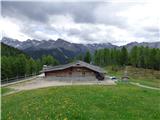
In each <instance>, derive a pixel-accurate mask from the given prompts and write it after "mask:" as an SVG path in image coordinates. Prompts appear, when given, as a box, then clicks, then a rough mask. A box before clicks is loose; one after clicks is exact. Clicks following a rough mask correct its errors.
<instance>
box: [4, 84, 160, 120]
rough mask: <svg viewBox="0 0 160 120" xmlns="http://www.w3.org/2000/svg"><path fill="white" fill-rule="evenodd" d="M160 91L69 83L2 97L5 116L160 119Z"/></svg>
mask: <svg viewBox="0 0 160 120" xmlns="http://www.w3.org/2000/svg"><path fill="white" fill-rule="evenodd" d="M159 111H160V92H159V91H156V90H150V89H145V88H140V87H136V86H132V85H129V84H125V85H124V84H118V85H115V86H102V85H101V86H100V85H99V86H98V85H93V86H66V87H50V88H44V89H37V90H30V91H23V92H20V93H16V94H12V95H8V96H3V97H2V120H159V119H160V114H159Z"/></svg>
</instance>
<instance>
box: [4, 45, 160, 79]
mask: <svg viewBox="0 0 160 120" xmlns="http://www.w3.org/2000/svg"><path fill="white" fill-rule="evenodd" d="M74 60H83V61H85V62H87V63H92V64H95V65H98V66H102V67H104V66H107V65H117V66H126V65H131V66H134V67H141V68H149V69H155V70H160V49H155V48H148V47H137V46H135V47H133V48H132V49H131V50H130V51H128V50H127V49H126V48H125V47H123V48H122V49H107V48H105V49H99V50H96V51H95V52H94V54H91V53H90V52H89V51H87V52H86V54H85V55H82V54H79V55H77V56H76V57H75V58H74V59H73V60H71V61H74ZM58 64H60V63H59V61H58V60H56V59H55V58H54V57H53V56H51V55H46V56H42V57H41V58H39V59H36V60H34V59H32V58H31V57H30V56H28V55H27V54H25V53H24V52H22V51H20V50H18V49H16V48H13V47H10V46H8V45H5V44H3V43H1V79H2V80H4V79H10V78H14V77H19V76H27V75H31V74H38V73H39V72H40V71H41V70H42V67H43V65H53V66H54V65H58Z"/></svg>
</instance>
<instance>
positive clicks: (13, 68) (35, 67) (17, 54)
mask: <svg viewBox="0 0 160 120" xmlns="http://www.w3.org/2000/svg"><path fill="white" fill-rule="evenodd" d="M1 53H2V54H1V79H2V80H4V79H10V78H15V77H19V76H28V75H31V74H38V73H39V72H40V70H42V67H43V65H58V64H59V62H58V61H57V60H56V59H55V58H54V57H53V56H50V55H46V56H42V57H41V58H40V59H36V60H34V59H32V58H31V57H29V56H28V55H27V54H25V53H24V52H22V51H20V50H18V49H16V48H13V47H10V46H8V45H5V44H3V43H2V44H1Z"/></svg>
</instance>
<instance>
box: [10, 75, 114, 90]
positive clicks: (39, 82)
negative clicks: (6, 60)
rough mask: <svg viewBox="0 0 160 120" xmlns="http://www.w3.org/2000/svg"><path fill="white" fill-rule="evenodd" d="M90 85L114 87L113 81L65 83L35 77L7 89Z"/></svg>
mask: <svg viewBox="0 0 160 120" xmlns="http://www.w3.org/2000/svg"><path fill="white" fill-rule="evenodd" d="M92 84H100V85H115V83H114V81H111V80H105V81H85V82H81V81H76V82H65V81H54V80H53V81H51V80H50V81H48V80H45V79H44V78H42V77H37V78H35V79H33V80H30V81H25V82H21V83H17V84H12V85H9V86H8V87H10V88H13V89H16V90H30V89H36V88H43V87H49V86H65V85H92Z"/></svg>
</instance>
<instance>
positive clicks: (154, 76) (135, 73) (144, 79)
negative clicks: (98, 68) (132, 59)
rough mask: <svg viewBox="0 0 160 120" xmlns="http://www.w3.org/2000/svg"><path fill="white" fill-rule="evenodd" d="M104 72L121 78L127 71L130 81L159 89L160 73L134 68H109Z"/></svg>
mask: <svg viewBox="0 0 160 120" xmlns="http://www.w3.org/2000/svg"><path fill="white" fill-rule="evenodd" d="M106 70H107V72H108V74H109V75H114V76H117V77H122V76H123V75H124V71H125V70H127V72H128V76H129V77H130V81H134V82H138V83H141V84H144V85H148V86H153V87H160V71H156V70H151V69H143V68H135V67H130V66H128V67H126V68H117V69H114V67H113V69H112V67H111V66H109V67H106Z"/></svg>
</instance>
